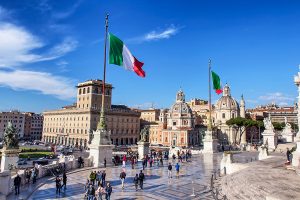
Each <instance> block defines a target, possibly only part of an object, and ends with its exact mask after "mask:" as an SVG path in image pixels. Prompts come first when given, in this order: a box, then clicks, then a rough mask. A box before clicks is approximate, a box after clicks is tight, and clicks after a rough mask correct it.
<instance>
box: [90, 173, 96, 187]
mask: <svg viewBox="0 0 300 200" xmlns="http://www.w3.org/2000/svg"><path fill="white" fill-rule="evenodd" d="M95 180H96V171H95V172H93V171H91V173H90V181H91V182H92V184H93V185H95Z"/></svg>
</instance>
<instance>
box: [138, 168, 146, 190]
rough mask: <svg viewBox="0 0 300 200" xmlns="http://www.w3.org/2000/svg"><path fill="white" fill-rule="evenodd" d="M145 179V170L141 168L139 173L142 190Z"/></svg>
mask: <svg viewBox="0 0 300 200" xmlns="http://www.w3.org/2000/svg"><path fill="white" fill-rule="evenodd" d="M144 180H145V175H144V173H143V171H142V170H141V171H140V174H139V181H140V188H141V190H142V189H143V187H144Z"/></svg>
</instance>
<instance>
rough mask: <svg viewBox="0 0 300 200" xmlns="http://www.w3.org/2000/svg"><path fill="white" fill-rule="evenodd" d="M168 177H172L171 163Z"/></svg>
mask: <svg viewBox="0 0 300 200" xmlns="http://www.w3.org/2000/svg"><path fill="white" fill-rule="evenodd" d="M168 178H172V165H171V163H169V165H168Z"/></svg>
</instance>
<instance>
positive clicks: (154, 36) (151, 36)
mask: <svg viewBox="0 0 300 200" xmlns="http://www.w3.org/2000/svg"><path fill="white" fill-rule="evenodd" d="M178 31H179V28H177V27H175V26H174V25H171V26H170V27H168V28H167V29H166V30H163V31H151V32H150V33H148V34H146V35H145V36H144V40H146V41H151V40H161V39H168V38H170V37H171V36H174V35H176V34H177V33H178Z"/></svg>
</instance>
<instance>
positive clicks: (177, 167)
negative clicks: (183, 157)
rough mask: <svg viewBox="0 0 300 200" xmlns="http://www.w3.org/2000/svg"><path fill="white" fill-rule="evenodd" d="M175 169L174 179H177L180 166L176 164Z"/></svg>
mask: <svg viewBox="0 0 300 200" xmlns="http://www.w3.org/2000/svg"><path fill="white" fill-rule="evenodd" d="M175 169H176V177H177V178H179V169H180V165H179V164H178V163H177V164H176V165H175Z"/></svg>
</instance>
